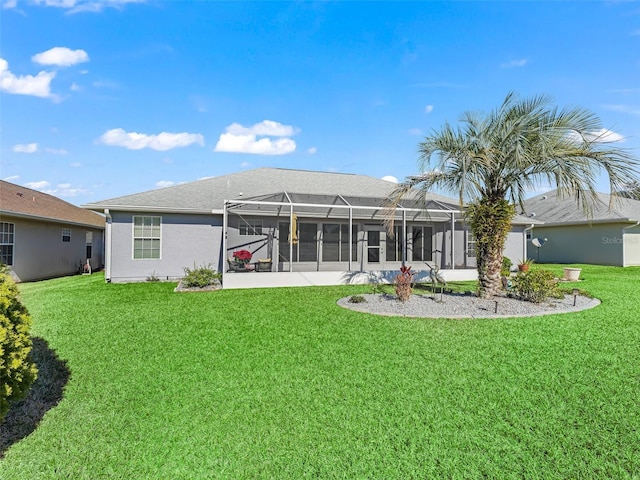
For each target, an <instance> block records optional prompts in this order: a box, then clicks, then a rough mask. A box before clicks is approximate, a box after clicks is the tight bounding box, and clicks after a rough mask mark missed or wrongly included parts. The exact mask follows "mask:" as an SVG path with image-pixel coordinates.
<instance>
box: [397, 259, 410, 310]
mask: <svg viewBox="0 0 640 480" xmlns="http://www.w3.org/2000/svg"><path fill="white" fill-rule="evenodd" d="M412 283H413V272H412V271H411V267H409V266H405V265H402V266H401V267H400V274H399V275H396V281H395V287H396V294H397V295H398V300H400V301H401V302H406V301H407V300H409V297H410V296H411V292H412V288H411V285H412Z"/></svg>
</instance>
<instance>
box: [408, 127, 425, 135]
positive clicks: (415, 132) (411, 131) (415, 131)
mask: <svg viewBox="0 0 640 480" xmlns="http://www.w3.org/2000/svg"><path fill="white" fill-rule="evenodd" d="M407 133H408V134H409V135H422V130H420V129H419V128H410V129H409V130H408V131H407Z"/></svg>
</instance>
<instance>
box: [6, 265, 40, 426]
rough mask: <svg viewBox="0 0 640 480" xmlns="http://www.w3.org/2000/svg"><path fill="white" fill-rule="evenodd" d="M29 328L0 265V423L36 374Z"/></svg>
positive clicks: (27, 320) (28, 321) (25, 313)
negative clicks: (31, 354) (31, 353)
mask: <svg viewBox="0 0 640 480" xmlns="http://www.w3.org/2000/svg"><path fill="white" fill-rule="evenodd" d="M30 326H31V317H29V313H28V312H27V309H26V308H25V307H24V305H22V303H20V300H18V288H17V287H16V284H15V283H14V281H13V279H12V278H11V275H9V271H8V269H7V267H5V266H4V265H0V421H2V419H3V418H4V416H5V414H6V413H7V410H9V403H10V402H12V401H15V400H20V399H21V398H23V397H24V396H25V395H26V393H27V392H28V391H29V387H30V386H31V384H32V383H33V382H34V381H35V379H36V376H37V373H38V370H37V369H36V366H35V365H34V363H33V361H32V360H31V357H30V355H29V353H30V352H31V348H32V343H31V337H30V335H29V328H30Z"/></svg>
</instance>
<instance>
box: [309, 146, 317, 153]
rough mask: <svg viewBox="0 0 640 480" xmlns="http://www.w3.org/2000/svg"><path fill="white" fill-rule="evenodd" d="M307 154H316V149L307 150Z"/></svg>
mask: <svg viewBox="0 0 640 480" xmlns="http://www.w3.org/2000/svg"><path fill="white" fill-rule="evenodd" d="M307 153H308V154H309V155H315V154H316V153H318V149H317V148H316V147H311V148H309V149H308V150H307Z"/></svg>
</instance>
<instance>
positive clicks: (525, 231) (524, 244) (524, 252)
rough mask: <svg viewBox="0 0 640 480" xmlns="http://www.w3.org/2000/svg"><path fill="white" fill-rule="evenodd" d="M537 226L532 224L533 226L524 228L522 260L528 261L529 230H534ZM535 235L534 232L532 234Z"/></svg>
mask: <svg viewBox="0 0 640 480" xmlns="http://www.w3.org/2000/svg"><path fill="white" fill-rule="evenodd" d="M534 226H535V225H534V224H533V223H532V224H531V225H529V226H528V227H525V228H524V231H523V233H524V235H523V236H522V258H523V259H525V260H526V259H527V232H528V231H529V230H533V227H534ZM531 234H532V235H533V232H532V233H531Z"/></svg>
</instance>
